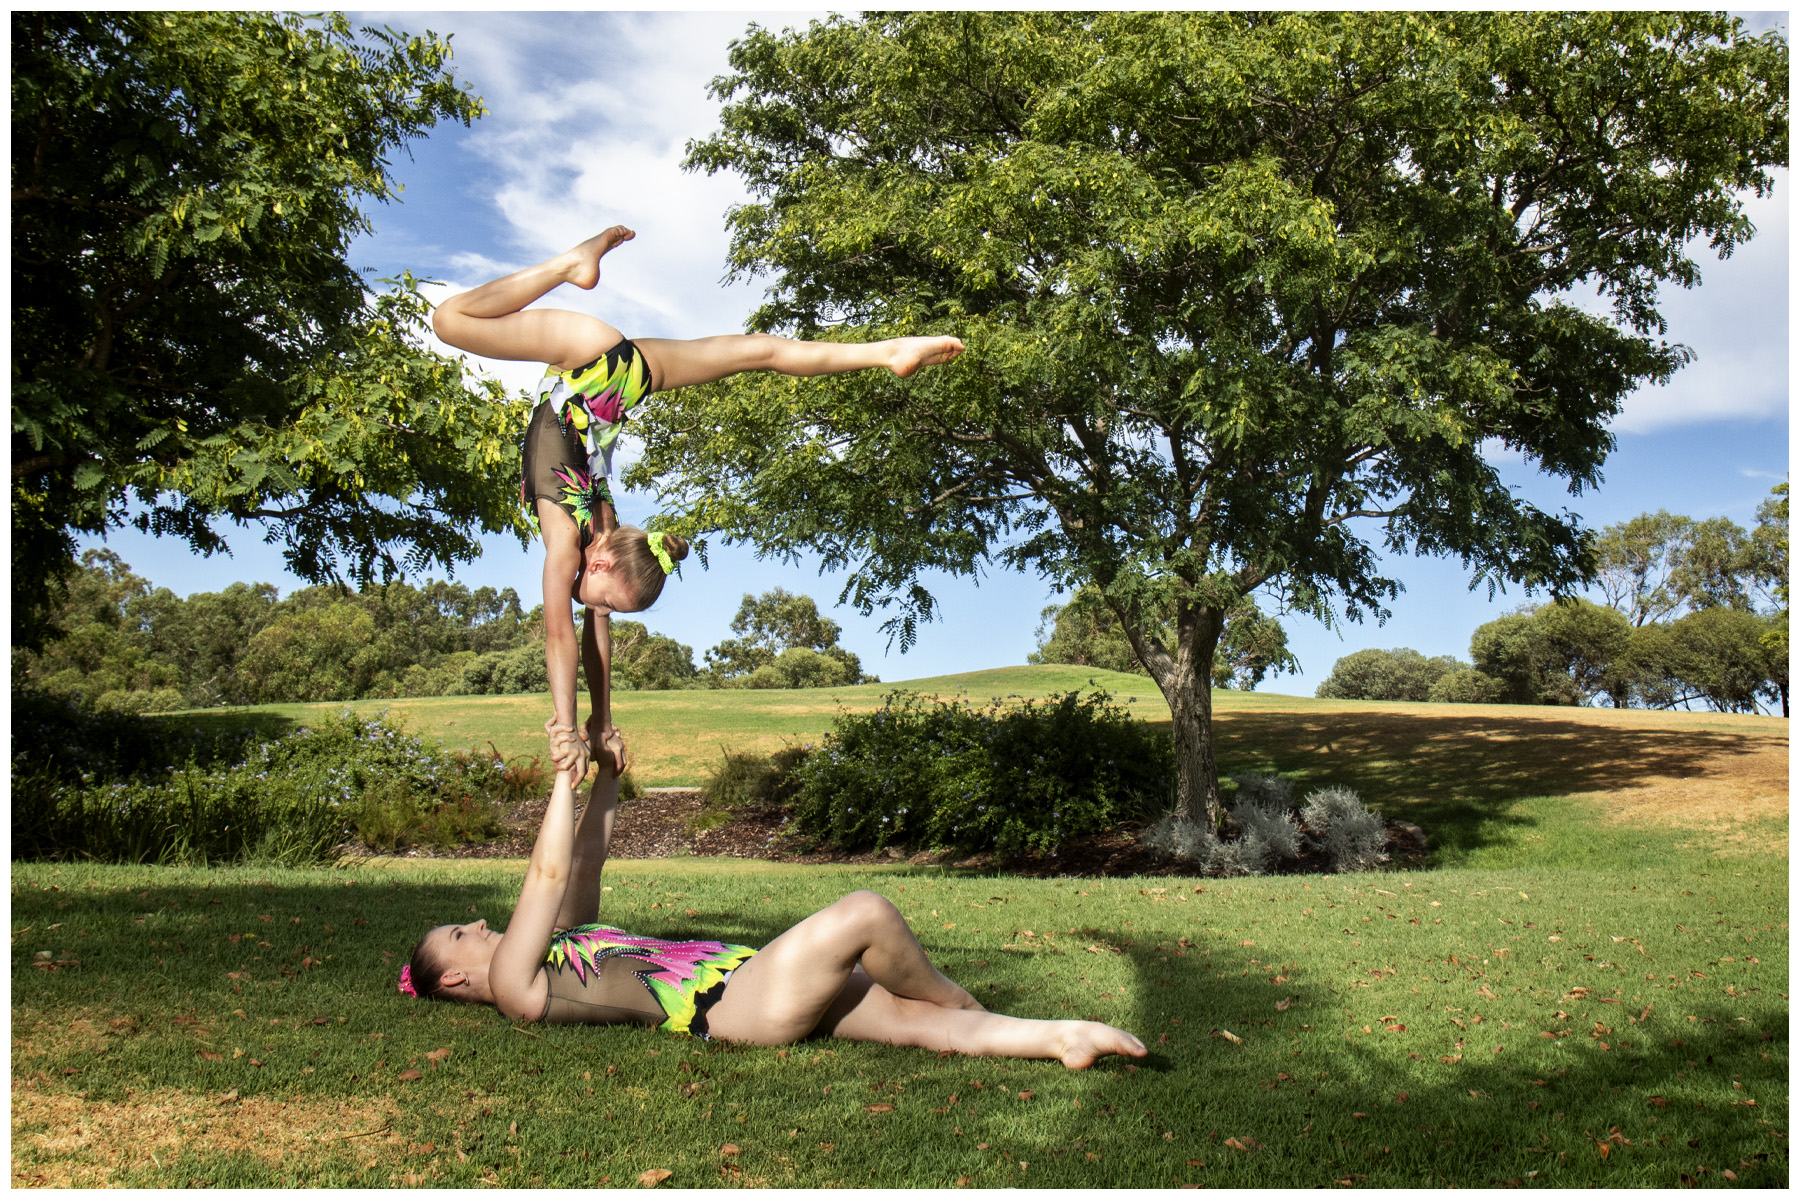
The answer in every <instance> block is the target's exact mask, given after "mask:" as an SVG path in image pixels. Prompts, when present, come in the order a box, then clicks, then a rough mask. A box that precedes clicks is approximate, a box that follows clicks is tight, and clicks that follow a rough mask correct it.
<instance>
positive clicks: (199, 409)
mask: <svg viewBox="0 0 1800 1200" xmlns="http://www.w3.org/2000/svg"><path fill="white" fill-rule="evenodd" d="M11 20H12V25H11V32H12V40H11V46H12V73H11V79H12V122H13V124H12V135H13V136H12V147H13V151H12V152H13V160H12V163H13V192H12V203H13V207H12V217H13V238H14V245H13V249H14V262H13V267H14V275H13V285H14V292H13V294H14V302H13V306H12V326H11V328H12V351H13V357H12V387H11V394H12V406H13V407H12V414H13V506H12V513H13V517H12V550H13V559H12V563H13V630H14V640H15V642H21V643H24V644H28V645H38V644H41V643H42V642H43V641H44V640H46V639H47V638H54V636H55V632H56V631H55V629H54V627H53V626H52V624H51V622H50V612H51V609H52V608H54V607H55V604H56V599H57V597H56V591H57V588H58V584H59V581H60V580H62V579H64V578H66V577H67V575H68V574H69V572H70V571H71V570H72V568H73V551H74V536H73V535H74V534H75V533H76V532H83V533H89V534H94V533H102V532H104V531H105V530H106V529H108V528H112V527H116V526H118V525H120V524H121V523H123V522H125V521H127V520H129V521H130V522H131V523H132V524H134V525H136V526H137V527H138V528H140V529H144V530H146V531H148V532H151V533H154V534H157V535H173V536H176V537H180V538H182V539H184V540H186V541H187V542H188V544H189V545H190V546H192V547H193V548H194V549H195V550H196V551H197V552H200V553H205V554H210V553H214V552H216V551H219V550H222V549H224V548H225V546H226V542H225V539H224V537H223V536H222V535H221V534H220V533H219V532H218V530H217V528H216V527H215V526H216V524H217V522H218V520H219V519H220V518H224V519H226V520H229V521H231V522H233V523H236V524H240V525H242V524H252V525H258V526H261V527H262V529H263V530H264V531H265V535H266V536H267V537H268V538H269V540H272V541H276V542H279V543H280V544H281V545H282V547H283V552H284V555H285V558H286V561H287V565H288V567H289V569H291V570H292V571H294V572H295V573H296V574H298V575H300V576H301V577H303V578H306V579H309V580H314V581H319V582H324V581H327V580H333V579H336V578H338V577H339V575H340V573H347V574H349V575H350V576H352V577H353V578H355V579H357V580H358V581H364V582H366V581H368V580H370V579H372V578H374V577H376V576H380V577H381V578H383V579H391V578H393V577H395V576H396V575H398V574H399V573H400V572H401V571H402V569H403V568H404V569H406V570H419V569H421V568H424V567H426V566H428V565H432V564H436V565H439V566H444V567H448V566H450V565H452V564H453V563H455V562H457V561H466V560H468V559H471V558H473V557H474V556H475V555H476V554H477V553H479V542H478V540H477V539H478V535H479V533H480V532H481V531H484V530H485V531H499V530H508V531H511V532H513V533H515V534H517V535H518V536H519V537H520V539H521V541H523V540H524V539H525V537H526V536H527V535H528V532H529V529H528V525H527V523H526V519H525V516H524V514H523V512H522V510H521V509H520V507H519V505H518V502H517V497H516V495H515V494H514V491H513V483H512V481H513V479H514V478H515V477H516V470H515V468H514V466H513V464H516V462H517V454H518V449H517V447H518V441H519V435H520V433H521V432H522V428H523V422H524V420H525V417H526V409H525V407H524V406H521V405H518V404H514V403H510V402H508V399H507V397H505V396H504V395H503V394H502V391H501V389H500V388H499V386H498V385H497V384H492V383H484V384H482V385H479V386H476V387H471V386H470V385H469V384H467V383H466V382H465V380H464V378H463V375H462V370H461V365H460V363H459V362H458V361H456V360H453V359H450V358H445V357H442V356H439V355H435V354H432V353H429V352H427V351H425V350H422V349H420V346H422V345H423V344H424V339H423V337H422V334H423V332H424V331H425V323H426V316H427V313H428V305H427V304H426V302H425V300H424V299H423V298H422V297H421V296H420V295H419V293H418V291H417V290H416V286H415V283H416V281H414V280H413V279H412V278H411V277H410V276H407V277H403V278H402V279H400V280H399V281H391V285H390V286H389V287H388V288H387V289H386V290H384V291H382V292H381V293H379V294H377V295H375V296H374V297H373V298H371V297H370V296H369V295H368V294H367V291H366V284H365V281H364V280H363V279H362V278H361V277H360V276H359V275H358V273H357V272H356V271H354V270H353V269H352V268H351V267H350V266H349V264H348V262H347V261H346V256H347V254H348V252H349V248H350V245H351V243H352V242H353V241H354V239H355V238H357V237H358V236H360V235H362V234H364V233H366V232H367V231H368V230H369V228H370V224H369V220H368V216H367V214H366V212H365V211H364V209H363V207H362V205H363V204H364V203H365V202H368V201H373V202H378V203H385V202H388V201H390V200H393V199H395V198H397V196H398V183H397V181H396V180H395V179H394V177H393V176H392V174H391V172H390V167H391V163H392V160H393V158H394V156H395V154H396V152H397V151H400V150H402V149H404V148H405V147H406V146H407V145H408V143H410V142H411V141H413V140H414V139H416V138H418V137H421V136H423V135H424V134H425V133H426V132H427V131H428V130H430V129H431V128H432V127H433V126H435V125H436V124H437V123H438V122H439V121H444V120H448V121H456V122H460V123H462V124H464V125H467V124H468V123H469V122H470V121H472V120H473V119H474V118H475V117H476V116H478V115H480V113H481V111H482V109H481V105H480V101H479V100H477V99H476V98H475V97H474V96H472V95H470V94H468V93H467V92H466V91H465V90H464V89H463V88H462V87H460V86H459V85H458V84H457V83H456V81H455V79H454V78H453V76H452V75H451V73H450V68H449V58H450V47H449V44H448V42H447V41H446V40H444V39H442V38H439V37H437V36H435V35H426V36H424V37H410V36H408V35H405V34H400V33H395V32H393V31H391V30H376V29H364V30H361V31H360V32H353V31H352V29H351V26H350V24H349V21H348V20H347V18H345V17H344V16H343V15H342V14H338V13H331V14H326V15H322V16H313V17H303V16H296V15H291V14H270V13H259V12H204V11H195V12H160V11H158V12H153V11H105V12H103V11H77V10H67V11H48V10H45V11H33V12H23V11H21V12H15V13H14V14H13V15H12V18H11ZM128 501H129V505H128ZM340 569H341V570H340Z"/></svg>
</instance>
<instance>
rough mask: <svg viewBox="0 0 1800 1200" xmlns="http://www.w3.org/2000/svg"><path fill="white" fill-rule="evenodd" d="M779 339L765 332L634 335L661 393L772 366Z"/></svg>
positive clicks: (633, 341)
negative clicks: (671, 335) (772, 353)
mask: <svg viewBox="0 0 1800 1200" xmlns="http://www.w3.org/2000/svg"><path fill="white" fill-rule="evenodd" d="M775 343H776V339H775V338H772V337H769V336H767V335H765V334H748V333H722V334H717V335H715V336H713V337H703V338H689V339H681V338H633V339H632V344H633V345H635V346H636V347H637V348H638V350H639V351H641V352H642V353H643V355H644V360H645V361H646V362H647V363H648V364H649V366H650V377H651V379H652V380H653V381H654V383H655V385H656V390H657V391H659V392H668V391H673V390H674V389H676V388H682V387H692V386H694V385H695V384H698V383H712V382H713V381H714V380H717V379H724V378H726V377H727V376H730V375H736V374H738V373H739V372H741V371H754V370H757V369H758V368H761V367H766V366H768V365H769V354H770V349H771V347H772V346H773V345H774V344H775Z"/></svg>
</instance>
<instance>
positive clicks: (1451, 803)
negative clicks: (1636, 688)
mask: <svg viewBox="0 0 1800 1200" xmlns="http://www.w3.org/2000/svg"><path fill="white" fill-rule="evenodd" d="M1165 727H1166V723H1165ZM1213 729H1214V732H1215V734H1216V736H1217V738H1218V757H1219V762H1220V771H1221V773H1222V774H1233V773H1237V772H1246V771H1276V772H1279V773H1281V774H1282V775H1284V776H1287V777H1288V778H1290V779H1292V780H1294V781H1295V783H1296V785H1297V786H1296V789H1295V790H1296V791H1297V792H1302V793H1303V792H1304V791H1305V790H1306V789H1308V788H1312V787H1319V786H1324V785H1327V784H1341V785H1344V786H1348V787H1351V788H1354V789H1356V791H1357V792H1358V794H1360V795H1361V796H1362V798H1363V799H1364V800H1365V801H1366V802H1368V803H1370V804H1372V805H1373V806H1375V807H1376V808H1378V809H1380V810H1381V811H1382V812H1383V813H1385V814H1386V815H1387V816H1390V817H1399V818H1402V819H1404V820H1408V821H1412V822H1414V823H1416V824H1418V825H1420V826H1422V827H1423V828H1424V829H1425V831H1426V834H1427V835H1428V836H1429V837H1430V839H1431V844H1432V848H1433V851H1434V861H1438V862H1442V861H1443V860H1444V859H1445V857H1446V856H1448V857H1449V858H1451V859H1455V858H1460V857H1461V856H1463V855H1465V854H1467V853H1468V852H1470V851H1472V850H1476V849H1480V848H1482V847H1485V846H1488V845H1491V844H1493V843H1495V842H1496V841H1499V840H1502V837H1503V834H1504V831H1506V830H1507V829H1508V828H1509V827H1513V828H1517V827H1522V826H1529V825H1530V824H1531V822H1530V820H1529V819H1528V818H1522V817H1519V816H1517V815H1516V814H1514V813H1513V812H1512V809H1513V807H1514V805H1515V804H1516V802H1517V801H1519V800H1521V799H1524V798H1526V797H1530V796H1557V795H1569V794H1573V793H1581V792H1604V791H1629V790H1631V789H1634V788H1643V787H1647V786H1651V784H1650V782H1649V780H1650V778H1651V777H1662V778H1664V779H1698V778H1703V777H1705V776H1707V775H1709V774H1715V773H1717V772H1718V769H1719V765H1720V764H1721V763H1729V762H1731V761H1733V760H1735V759H1739V758H1745V757H1748V756H1751V755H1755V754H1758V753H1761V752H1764V751H1766V749H1767V746H1768V744H1769V741H1770V737H1769V736H1768V735H1761V736H1759V735H1752V734H1742V733H1732V732H1725V731H1717V730H1696V729H1669V730H1658V729H1631V728H1614V727H1609V726H1601V725H1596V724H1593V723H1588V722H1583V721H1579V720H1560V719H1557V718H1556V717H1547V716H1538V715H1533V716H1529V717H1525V716H1513V715H1509V714H1508V713H1507V712H1506V711H1505V709H1504V708H1496V709H1495V710H1494V711H1493V712H1491V713H1486V712H1484V713H1479V714H1469V713H1466V712H1460V713H1454V714H1445V715H1443V716H1438V715H1434V714H1432V713H1430V712H1429V711H1423V712H1422V711H1420V709H1419V708H1417V707H1414V706H1408V707H1407V708H1405V709H1404V710H1396V711H1395V712H1392V713H1384V712H1370V711H1367V710H1356V711H1345V712H1329V711H1327V712H1230V713H1220V714H1218V715H1216V716H1215V717H1214V719H1213Z"/></svg>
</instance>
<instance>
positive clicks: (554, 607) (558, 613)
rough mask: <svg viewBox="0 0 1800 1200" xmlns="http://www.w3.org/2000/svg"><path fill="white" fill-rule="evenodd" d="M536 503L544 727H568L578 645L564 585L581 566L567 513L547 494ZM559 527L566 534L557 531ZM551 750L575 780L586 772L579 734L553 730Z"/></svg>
mask: <svg viewBox="0 0 1800 1200" xmlns="http://www.w3.org/2000/svg"><path fill="white" fill-rule="evenodd" d="M537 506H538V523H539V527H540V528H541V529H543V531H544V671H545V673H546V674H547V675H548V676H549V679H550V702H551V706H552V708H553V710H554V711H553V713H552V715H551V718H550V721H549V722H548V726H547V727H555V726H561V727H562V728H564V729H567V730H569V731H571V733H572V732H573V731H574V729H575V728H576V725H575V673H576V672H575V667H576V662H577V660H578V656H579V655H580V653H581V650H580V640H579V638H578V637H577V635H576V632H575V616H574V613H573V612H572V611H571V610H570V607H569V604H570V597H569V585H570V583H571V581H572V580H573V579H574V578H575V573H576V571H577V570H578V569H579V567H580V564H581V549H580V545H579V543H578V542H577V541H576V538H575V534H574V524H575V523H574V521H573V520H572V519H571V518H570V516H569V514H568V513H566V512H564V511H563V510H562V508H561V507H560V506H558V505H555V504H552V503H551V502H550V501H548V500H543V499H540V500H539V501H538V502H537ZM565 527H566V528H565ZM564 533H567V535H568V536H566V537H565V536H562V535H563V534H564ZM550 754H551V757H552V758H553V759H554V760H555V762H556V766H557V768H558V769H559V770H571V771H575V772H576V776H575V777H576V779H577V780H579V779H580V778H582V777H583V776H585V775H586V774H587V766H588V749H587V745H586V743H584V742H582V741H581V739H580V738H575V737H571V738H568V739H563V740H560V741H559V739H557V738H556V736H555V735H554V732H553V733H552V736H551V741H550Z"/></svg>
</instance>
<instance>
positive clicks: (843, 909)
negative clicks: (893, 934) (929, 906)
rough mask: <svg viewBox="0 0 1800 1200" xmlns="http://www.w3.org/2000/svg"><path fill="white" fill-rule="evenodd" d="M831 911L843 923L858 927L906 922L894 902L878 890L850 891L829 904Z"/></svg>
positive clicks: (877, 926) (875, 926)
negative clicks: (840, 898) (834, 902)
mask: <svg viewBox="0 0 1800 1200" xmlns="http://www.w3.org/2000/svg"><path fill="white" fill-rule="evenodd" d="M829 911H831V912H832V913H833V914H834V915H835V916H836V917H838V919H839V920H841V921H843V922H844V923H845V924H848V925H852V926H855V927H858V928H870V929H873V928H880V927H883V926H888V925H892V924H894V923H895V922H898V923H900V924H902V925H904V924H905V923H906V918H905V917H903V916H901V915H900V910H899V909H898V908H896V907H895V906H894V902H893V901H892V900H889V899H888V898H887V897H886V896H883V895H882V894H881V893H880V892H870V891H859V892H851V893H850V894H849V895H848V896H845V897H844V898H843V899H842V900H839V901H838V902H837V903H836V904H833V905H832V906H831V909H830V910H829Z"/></svg>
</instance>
